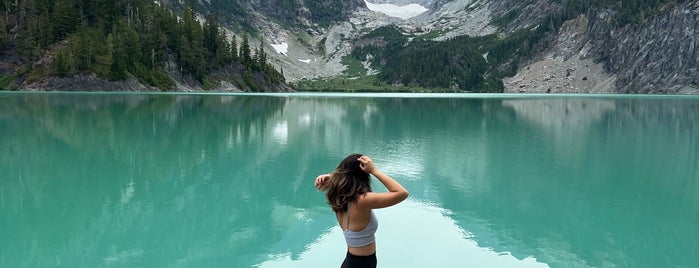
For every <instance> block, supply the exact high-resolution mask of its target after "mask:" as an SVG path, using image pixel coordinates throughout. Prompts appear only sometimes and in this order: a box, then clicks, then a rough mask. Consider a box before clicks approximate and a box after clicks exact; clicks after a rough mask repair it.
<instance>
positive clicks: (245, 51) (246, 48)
mask: <svg viewBox="0 0 699 268" xmlns="http://www.w3.org/2000/svg"><path fill="white" fill-rule="evenodd" d="M238 55H240V59H241V61H242V62H243V65H245V66H251V65H252V58H251V57H250V43H249V41H248V34H244V35H243V42H242V43H241V44H240V52H238Z"/></svg>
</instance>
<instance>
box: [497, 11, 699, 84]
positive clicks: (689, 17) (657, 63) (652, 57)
mask: <svg viewBox="0 0 699 268" xmlns="http://www.w3.org/2000/svg"><path fill="white" fill-rule="evenodd" d="M677 2H681V3H675V4H668V5H666V6H664V7H663V8H662V9H661V11H660V13H659V14H657V15H656V16H653V17H651V18H646V19H645V20H644V21H642V22H640V23H637V24H629V25H626V26H622V27H619V26H616V25H615V24H614V16H615V12H616V11H615V10H614V9H611V8H608V9H591V10H590V11H589V12H588V13H586V14H585V15H582V16H580V17H578V18H575V19H573V20H570V21H568V22H566V23H564V25H563V27H562V28H561V30H560V31H559V33H558V36H557V38H555V40H554V41H553V42H552V44H551V46H550V47H549V49H548V50H547V51H545V52H543V53H542V54H541V55H539V56H537V57H536V58H533V59H531V61H530V62H529V63H527V64H525V65H523V66H521V68H520V70H519V72H518V74H517V75H516V76H515V77H512V78H507V79H505V80H504V81H503V82H504V83H505V86H506V91H508V92H559V93H594V92H610V93H639V94H699V72H698V71H699V53H697V45H698V44H699V2H697V1H677ZM533 6H537V7H542V6H543V7H547V8H544V9H539V11H537V12H534V11H532V10H533V9H531V7H533ZM490 8H491V10H492V12H493V14H494V15H495V16H503V15H506V14H507V13H508V12H510V11H512V10H520V11H518V12H517V14H518V15H517V16H515V17H514V18H513V19H512V22H511V23H509V24H508V25H506V27H504V28H505V29H504V30H513V29H517V28H521V27H527V26H531V25H536V24H535V23H536V22H537V21H538V20H539V19H540V18H541V17H542V14H543V13H542V10H543V12H545V13H546V12H548V13H550V12H554V11H556V10H557V9H560V7H559V6H556V3H554V2H552V1H548V0H531V1H514V0H504V1H492V2H491V5H490ZM530 11H531V12H530ZM533 14H534V15H533Z"/></svg>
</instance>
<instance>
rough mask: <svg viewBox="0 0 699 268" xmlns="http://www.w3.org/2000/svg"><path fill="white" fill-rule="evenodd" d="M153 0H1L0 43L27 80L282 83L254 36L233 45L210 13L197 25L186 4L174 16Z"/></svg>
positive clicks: (253, 86) (245, 85)
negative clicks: (89, 77) (14, 55)
mask: <svg viewBox="0 0 699 268" xmlns="http://www.w3.org/2000/svg"><path fill="white" fill-rule="evenodd" d="M157 3H158V2H153V1H140V0H116V1H111V0H17V1H14V0H13V1H8V0H3V2H2V4H3V8H4V10H6V12H5V14H4V15H3V19H2V23H3V24H4V25H0V31H1V33H0V39H2V40H0V42H2V43H0V48H2V49H3V50H6V49H11V48H13V47H14V48H16V50H17V51H18V52H19V54H20V55H21V58H22V59H23V62H25V63H26V64H25V66H24V67H23V68H22V70H20V72H21V73H22V74H25V75H27V79H29V80H31V79H40V78H41V77H46V76H51V75H52V76H68V75H74V74H96V75H97V76H98V77H101V78H105V79H109V80H122V79H126V78H128V77H135V78H137V79H138V80H139V81H141V82H142V83H144V84H147V85H150V86H154V87H158V88H160V89H164V90H166V89H170V88H172V87H173V86H174V85H175V81H174V80H173V79H172V78H171V76H173V75H174V76H180V77H183V79H187V77H189V78H191V79H193V80H195V81H197V82H199V83H201V84H202V85H203V86H204V87H205V88H206V87H209V86H213V85H215V82H217V81H219V80H232V81H235V82H237V83H238V86H239V87H241V88H247V89H250V90H253V91H258V90H260V85H261V84H278V83H284V77H283V75H282V73H281V71H277V70H275V68H274V67H273V66H272V65H271V64H269V63H268V62H267V55H266V53H265V51H264V48H263V44H262V42H261V43H260V46H259V47H256V48H254V49H253V48H251V47H250V42H249V39H248V36H247V35H244V36H243V37H242V38H241V39H242V41H241V44H240V45H238V44H237V42H238V40H239V39H238V38H237V37H235V36H233V37H232V38H228V37H227V35H226V32H225V31H224V30H223V28H222V27H221V26H220V25H219V24H218V22H217V19H216V17H215V16H209V17H207V19H206V22H205V23H203V24H202V23H201V22H200V21H199V20H198V19H197V17H196V14H195V12H194V11H193V10H192V9H191V8H185V9H184V11H183V12H182V14H181V16H179V17H178V16H177V14H174V13H173V12H171V11H170V10H169V9H168V8H166V7H164V6H160V5H159V4H157ZM2 26H4V27H2ZM13 34H14V35H16V37H12V38H10V37H11V36H12V35H13ZM229 40H230V41H229ZM253 50H254V51H253ZM47 52H48V53H47ZM46 56H52V59H51V62H52V63H51V64H50V66H49V67H48V68H42V66H36V64H33V63H35V62H41V61H42V59H43V58H45V57H46Z"/></svg>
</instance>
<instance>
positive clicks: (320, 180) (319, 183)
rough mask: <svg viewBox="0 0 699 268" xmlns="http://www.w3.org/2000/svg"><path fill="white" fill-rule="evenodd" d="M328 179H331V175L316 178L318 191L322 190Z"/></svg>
mask: <svg viewBox="0 0 699 268" xmlns="http://www.w3.org/2000/svg"><path fill="white" fill-rule="evenodd" d="M328 179H330V174H321V175H318V177H316V181H315V186H316V189H320V188H321V187H323V185H324V184H325V182H327V181H328Z"/></svg>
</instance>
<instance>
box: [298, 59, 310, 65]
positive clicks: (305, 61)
mask: <svg viewBox="0 0 699 268" xmlns="http://www.w3.org/2000/svg"><path fill="white" fill-rule="evenodd" d="M299 61H300V62H303V63H307V64H308V63H311V59H307V60H302V59H299Z"/></svg>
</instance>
